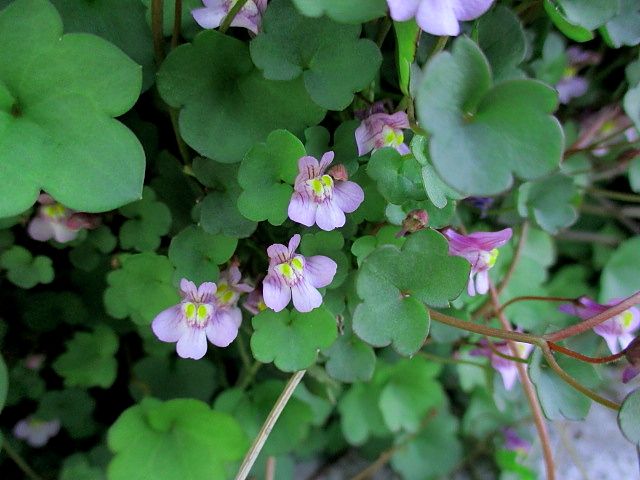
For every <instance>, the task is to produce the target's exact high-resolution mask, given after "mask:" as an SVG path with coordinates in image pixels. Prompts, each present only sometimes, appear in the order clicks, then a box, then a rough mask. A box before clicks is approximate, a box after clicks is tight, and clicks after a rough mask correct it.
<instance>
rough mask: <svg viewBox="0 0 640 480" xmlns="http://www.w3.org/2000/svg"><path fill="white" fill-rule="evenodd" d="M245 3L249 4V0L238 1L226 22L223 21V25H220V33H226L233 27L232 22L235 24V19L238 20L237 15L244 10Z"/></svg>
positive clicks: (228, 14)
mask: <svg viewBox="0 0 640 480" xmlns="http://www.w3.org/2000/svg"><path fill="white" fill-rule="evenodd" d="M245 3H247V0H238V1H237V2H236V3H235V4H234V5H233V7H231V10H229V13H227V16H226V17H224V20H223V21H222V25H220V28H219V29H218V30H219V31H220V33H225V32H226V31H227V30H229V27H230V26H231V22H233V19H234V18H236V15H237V14H238V12H239V11H240V10H242V7H244V4H245Z"/></svg>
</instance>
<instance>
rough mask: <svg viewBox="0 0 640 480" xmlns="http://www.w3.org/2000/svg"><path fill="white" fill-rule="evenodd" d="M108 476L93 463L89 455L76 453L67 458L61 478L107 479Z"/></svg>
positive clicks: (82, 479)
mask: <svg viewBox="0 0 640 480" xmlns="http://www.w3.org/2000/svg"><path fill="white" fill-rule="evenodd" d="M106 478H107V477H106V475H105V473H104V472H103V471H102V469H101V468H99V467H96V466H93V465H91V463H90V462H89V460H88V459H87V456H86V455H84V454H82V453H74V454H73V455H71V456H70V457H67V458H65V460H64V463H63V464H62V468H61V470H60V476H59V477H58V479H59V480H105V479H106Z"/></svg>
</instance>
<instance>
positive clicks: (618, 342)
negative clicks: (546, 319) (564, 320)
mask: <svg viewBox="0 0 640 480" xmlns="http://www.w3.org/2000/svg"><path fill="white" fill-rule="evenodd" d="M618 303H620V299H613V300H611V301H609V302H607V303H606V304H605V305H601V304H599V303H597V302H595V301H594V300H591V299H590V298H588V297H580V299H578V301H577V302H576V303H569V304H565V305H560V307H559V310H560V311H561V312H564V313H568V314H569V315H576V316H578V317H580V318H582V319H583V320H586V319H587V318H591V317H593V316H594V315H597V314H599V313H602V312H604V311H605V310H607V309H608V308H609V307H612V306H614V305H617V304H618ZM638 327H640V311H639V310H638V309H637V308H636V307H631V308H629V309H628V310H625V311H624V312H622V313H620V314H618V315H616V316H615V317H611V318H610V319H609V320H606V321H605V322H603V323H601V324H600V325H596V326H595V327H593V331H594V332H595V333H597V334H598V335H600V336H601V337H602V338H604V340H605V342H607V346H608V347H609V350H611V353H614V354H615V353H619V352H621V351H622V350H624V349H625V348H627V346H628V345H629V344H630V343H631V342H632V341H633V339H634V335H633V332H635V331H636V330H638Z"/></svg>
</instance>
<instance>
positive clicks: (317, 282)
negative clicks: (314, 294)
mask: <svg viewBox="0 0 640 480" xmlns="http://www.w3.org/2000/svg"><path fill="white" fill-rule="evenodd" d="M337 269H338V265H337V264H336V262H334V261H333V260H331V259H330V258H329V257H325V256H324V255H314V256H312V257H306V258H305V265H304V270H305V272H304V277H305V278H306V279H307V280H308V281H309V283H310V284H311V285H313V286H314V287H316V288H322V287H326V286H327V285H329V284H330V283H331V282H332V281H333V277H335V276H336V270H337Z"/></svg>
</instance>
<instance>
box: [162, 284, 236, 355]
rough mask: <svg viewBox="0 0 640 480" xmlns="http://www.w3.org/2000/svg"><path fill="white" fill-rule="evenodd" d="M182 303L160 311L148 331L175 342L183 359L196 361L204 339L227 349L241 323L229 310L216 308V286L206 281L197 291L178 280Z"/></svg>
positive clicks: (204, 348) (203, 344) (193, 285)
mask: <svg viewBox="0 0 640 480" xmlns="http://www.w3.org/2000/svg"><path fill="white" fill-rule="evenodd" d="M180 290H181V296H182V301H181V302H180V303H179V304H178V305H174V306H173V307H169V308H167V309H166V310H164V311H162V312H160V313H159V314H158V315H157V316H156V318H154V320H153V322H152V323H151V329H152V330H153V333H154V334H155V336H156V337H158V339H159V340H160V341H162V342H171V343H173V342H178V343H177V345H176V351H177V352H178V355H179V356H180V357H182V358H193V359H195V360H198V359H200V358H202V357H203V356H204V354H205V353H207V338H208V339H209V341H210V342H211V343H213V344H214V345H216V346H218V347H226V346H228V345H229V344H230V343H231V342H233V340H235V338H236V336H237V335H238V328H239V327H240V322H241V321H242V315H241V314H240V316H239V318H238V315H237V314H236V313H235V312H232V311H231V310H232V309H231V308H226V307H223V308H219V307H218V298H217V297H216V290H217V288H216V284H215V283H212V282H205V283H203V284H202V285H200V287H198V288H196V286H195V284H194V283H193V282H191V281H189V280H187V279H185V278H183V279H182V280H181V281H180Z"/></svg>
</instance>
